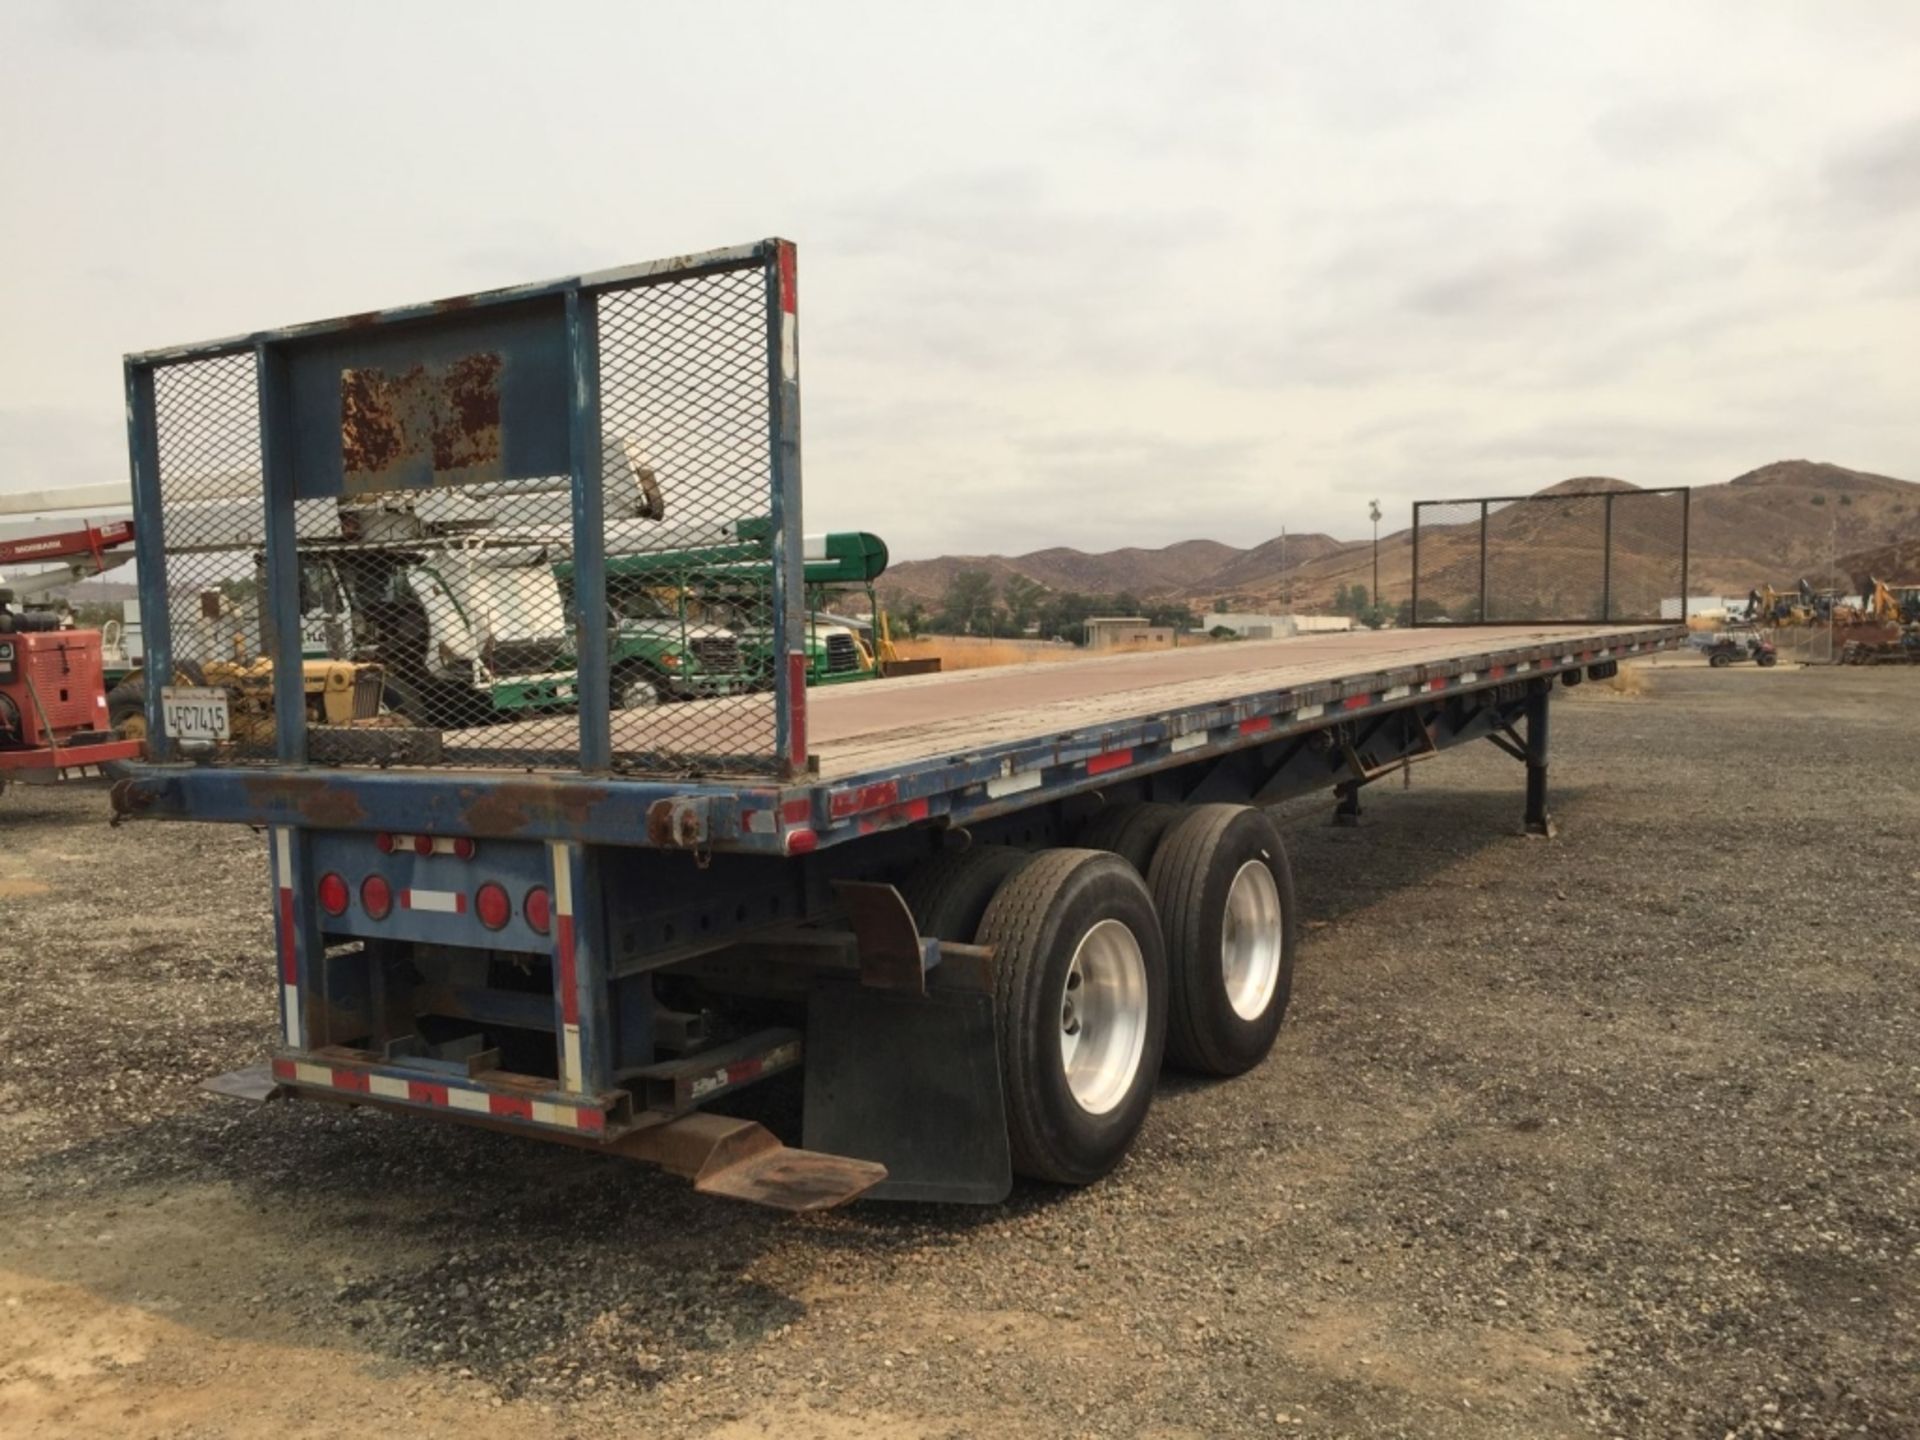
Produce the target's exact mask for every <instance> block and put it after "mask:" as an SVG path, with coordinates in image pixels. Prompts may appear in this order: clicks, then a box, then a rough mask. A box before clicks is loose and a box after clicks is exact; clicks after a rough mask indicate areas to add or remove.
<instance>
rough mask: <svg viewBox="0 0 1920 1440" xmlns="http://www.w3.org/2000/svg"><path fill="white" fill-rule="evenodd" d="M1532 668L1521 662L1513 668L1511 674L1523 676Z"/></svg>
mask: <svg viewBox="0 0 1920 1440" xmlns="http://www.w3.org/2000/svg"><path fill="white" fill-rule="evenodd" d="M1532 668H1533V666H1531V665H1529V664H1528V663H1527V662H1526V661H1524V660H1522V661H1521V662H1520V663H1519V664H1518V665H1516V666H1514V667H1513V673H1514V674H1516V675H1524V674H1526V673H1527V671H1529V670H1531V669H1532Z"/></svg>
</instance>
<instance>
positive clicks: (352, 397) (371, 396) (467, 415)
mask: <svg viewBox="0 0 1920 1440" xmlns="http://www.w3.org/2000/svg"><path fill="white" fill-rule="evenodd" d="M501 365H502V362H501V359H500V356H499V355H498V354H497V353H495V352H493V351H490V350H483V351H478V352H476V353H474V354H472V355H462V356H461V357H460V358H459V359H457V360H454V361H452V362H451V363H449V364H447V365H444V366H434V367H431V368H430V367H428V366H425V365H414V366H411V367H409V368H408V369H406V370H403V371H401V372H399V373H398V374H395V373H393V372H391V371H387V370H380V369H374V368H367V369H360V370H342V371H341V372H340V459H341V468H342V470H343V471H344V473H345V480H346V488H347V489H348V491H349V492H355V493H358V492H365V491H368V490H377V489H384V488H387V487H389V486H390V485H392V484H394V483H396V482H405V481H407V480H409V479H411V480H412V481H413V483H418V481H419V478H420V476H419V474H418V472H419V470H420V469H421V468H422V467H423V466H424V468H426V469H427V470H429V471H431V472H432V479H433V480H434V481H435V482H442V481H450V480H473V479H481V478H485V477H486V476H487V475H488V474H489V473H490V472H497V471H498V468H499V465H500V371H501ZM402 472H406V473H402Z"/></svg>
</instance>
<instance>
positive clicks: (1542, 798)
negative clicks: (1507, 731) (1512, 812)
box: [1526, 680, 1553, 840]
mask: <svg viewBox="0 0 1920 1440" xmlns="http://www.w3.org/2000/svg"><path fill="white" fill-rule="evenodd" d="M1552 698H1553V682H1552V681H1551V680H1548V681H1546V682H1545V683H1544V684H1536V685H1535V686H1534V687H1533V688H1532V689H1530V690H1529V691H1528V692H1527V746H1526V752H1527V819H1526V826H1527V834H1528V835H1530V836H1532V837H1533V838H1535V839H1536V840H1551V839H1552V838H1553V817H1552V816H1551V815H1549V814H1548V813H1547V713H1548V710H1549V708H1550V707H1549V706H1548V704H1547V702H1548V701H1549V700H1551V699H1552Z"/></svg>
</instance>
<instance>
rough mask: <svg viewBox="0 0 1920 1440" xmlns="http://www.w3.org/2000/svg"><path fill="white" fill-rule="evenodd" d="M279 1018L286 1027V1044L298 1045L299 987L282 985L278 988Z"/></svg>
mask: <svg viewBox="0 0 1920 1440" xmlns="http://www.w3.org/2000/svg"><path fill="white" fill-rule="evenodd" d="M280 1010H281V1018H282V1019H283V1020H284V1021H285V1022H286V1026H287V1044H289V1045H298V1044H299V1043H300V987H299V986H298V985H282V986H281V987H280Z"/></svg>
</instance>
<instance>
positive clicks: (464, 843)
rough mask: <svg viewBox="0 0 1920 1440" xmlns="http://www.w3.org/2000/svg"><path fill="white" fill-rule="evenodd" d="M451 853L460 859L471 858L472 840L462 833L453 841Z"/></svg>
mask: <svg viewBox="0 0 1920 1440" xmlns="http://www.w3.org/2000/svg"><path fill="white" fill-rule="evenodd" d="M453 853H454V854H455V855H456V856H458V857H459V858H460V859H462V860H471V859H473V841H471V840H469V839H468V838H467V837H466V836H464V835H462V836H461V837H460V838H459V839H458V840H456V841H454V842H453Z"/></svg>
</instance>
